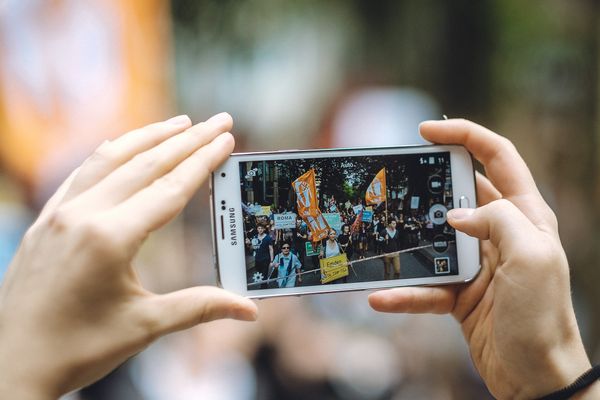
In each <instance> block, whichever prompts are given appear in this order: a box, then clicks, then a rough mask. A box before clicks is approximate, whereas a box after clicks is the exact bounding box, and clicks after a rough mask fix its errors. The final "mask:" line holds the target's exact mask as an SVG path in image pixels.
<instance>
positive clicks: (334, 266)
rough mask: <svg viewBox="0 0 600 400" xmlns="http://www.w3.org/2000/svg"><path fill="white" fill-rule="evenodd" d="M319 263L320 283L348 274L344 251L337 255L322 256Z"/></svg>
mask: <svg viewBox="0 0 600 400" xmlns="http://www.w3.org/2000/svg"><path fill="white" fill-rule="evenodd" d="M319 263H320V264H321V283H327V282H331V281H335V280H336V279H340V278H343V277H345V276H348V259H347V258H346V253H342V254H339V255H337V256H333V257H329V258H322V259H321V260H320V261H319Z"/></svg>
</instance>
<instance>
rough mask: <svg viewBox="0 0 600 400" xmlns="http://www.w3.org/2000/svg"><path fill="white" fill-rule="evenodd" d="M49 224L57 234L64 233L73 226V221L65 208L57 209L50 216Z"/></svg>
mask: <svg viewBox="0 0 600 400" xmlns="http://www.w3.org/2000/svg"><path fill="white" fill-rule="evenodd" d="M47 224H48V226H49V227H50V229H52V230H53V231H55V232H64V231H67V230H68V229H69V228H70V227H71V226H72V219H71V218H70V216H69V213H68V212H67V211H66V210H65V209H64V208H57V209H56V210H53V211H52V212H50V213H49V214H48V219H47Z"/></svg>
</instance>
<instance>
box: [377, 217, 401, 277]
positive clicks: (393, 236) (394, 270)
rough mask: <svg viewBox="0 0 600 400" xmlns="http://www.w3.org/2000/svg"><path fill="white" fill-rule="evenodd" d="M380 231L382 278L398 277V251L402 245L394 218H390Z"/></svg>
mask: <svg viewBox="0 0 600 400" xmlns="http://www.w3.org/2000/svg"><path fill="white" fill-rule="evenodd" d="M381 233H382V237H383V253H384V256H383V278H384V279H400V254H399V253H398V251H400V250H401V249H402V246H401V238H400V232H399V231H398V230H397V229H396V220H395V219H390V220H389V221H388V226H387V227H386V228H385V229H384V230H383V231H382V232H381ZM390 253H392V254H390Z"/></svg>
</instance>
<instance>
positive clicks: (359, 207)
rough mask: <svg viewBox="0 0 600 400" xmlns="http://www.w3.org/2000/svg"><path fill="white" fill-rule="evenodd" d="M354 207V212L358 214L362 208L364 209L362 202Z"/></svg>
mask: <svg viewBox="0 0 600 400" xmlns="http://www.w3.org/2000/svg"><path fill="white" fill-rule="evenodd" d="M352 209H353V210H354V214H358V213H359V212H360V210H362V209H363V206H362V204H359V205H357V206H354V207H352Z"/></svg>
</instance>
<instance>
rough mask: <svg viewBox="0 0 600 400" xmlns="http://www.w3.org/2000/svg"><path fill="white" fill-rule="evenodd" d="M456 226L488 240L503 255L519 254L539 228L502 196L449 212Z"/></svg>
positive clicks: (449, 216) (451, 220) (453, 224)
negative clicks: (488, 201) (479, 204)
mask: <svg viewBox="0 0 600 400" xmlns="http://www.w3.org/2000/svg"><path fill="white" fill-rule="evenodd" d="M447 219H448V223H449V224H450V225H452V226H453V227H454V228H455V229H458V230H459V231H461V232H464V233H466V234H467V235H469V236H473V237H476V238H478V239H480V240H489V241H490V242H491V243H492V244H493V245H494V246H496V247H497V248H498V249H499V251H500V253H501V254H517V253H514V252H518V251H523V252H525V253H526V252H527V251H526V250H525V249H522V246H523V245H524V244H527V243H529V242H530V240H531V239H532V237H533V235H534V232H535V231H536V228H535V227H534V225H532V223H531V221H529V219H527V217H526V216H525V215H524V214H523V213H522V212H521V210H519V209H518V208H517V207H516V206H515V205H514V204H513V203H512V202H510V201H508V200H505V199H500V200H495V201H493V202H491V203H489V204H487V205H485V206H482V207H479V208H476V209H472V208H455V209H452V210H449V211H448V213H447Z"/></svg>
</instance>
